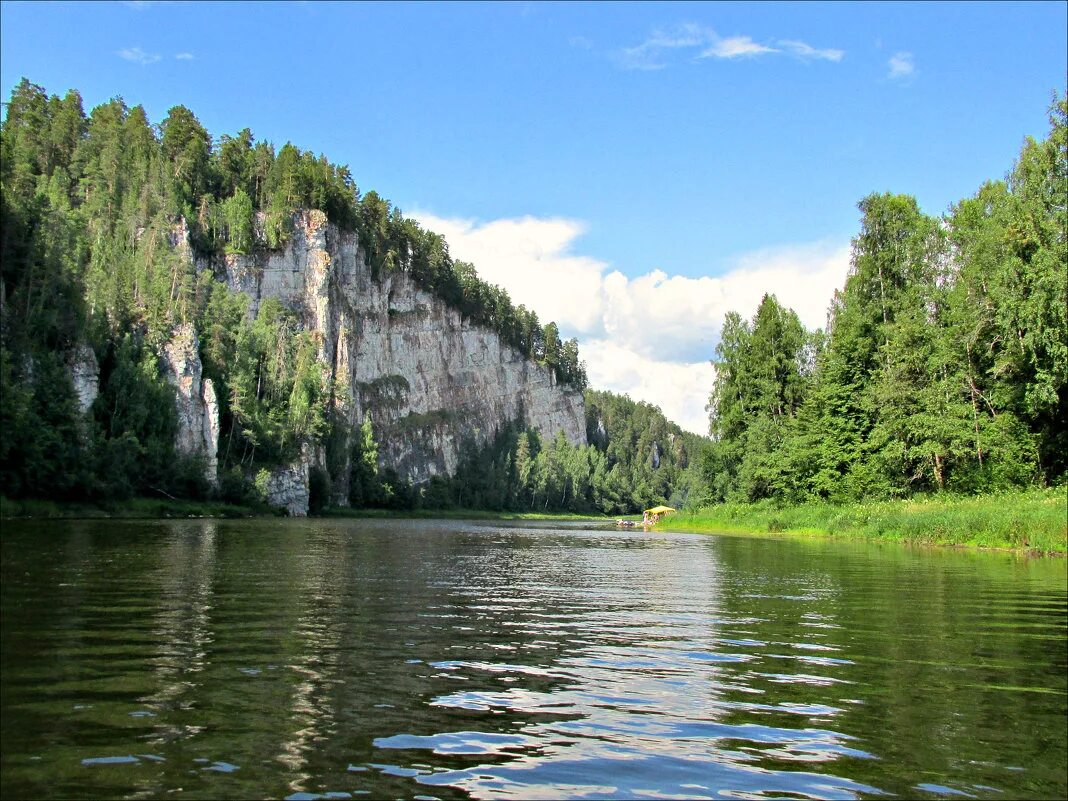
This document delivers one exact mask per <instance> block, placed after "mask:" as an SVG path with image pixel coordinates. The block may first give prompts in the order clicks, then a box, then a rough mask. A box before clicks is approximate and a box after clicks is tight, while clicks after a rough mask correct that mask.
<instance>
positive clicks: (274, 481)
mask: <svg viewBox="0 0 1068 801" xmlns="http://www.w3.org/2000/svg"><path fill="white" fill-rule="evenodd" d="M308 471H309V464H308V460H307V458H304V457H302V458H300V459H298V460H297V461H295V462H293V464H290V465H285V466H284V467H279V468H276V469H275V470H273V471H271V473H270V475H269V476H268V477H267V482H266V486H265V487H264V494H265V496H266V498H267V503H269V504H270V505H271V506H275V507H278V508H279V509H285V510H286V513H287V514H288V515H289V516H290V517H307V516H308V501H309V499H310V493H309V490H308V484H309V481H308V476H309V472H308Z"/></svg>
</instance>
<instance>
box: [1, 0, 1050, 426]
mask: <svg viewBox="0 0 1068 801" xmlns="http://www.w3.org/2000/svg"><path fill="white" fill-rule="evenodd" d="M1066 29H1068V4H1066V3H1061V2H1051V3H1008V4H999V3H948V4H938V3H882V4H881V3H858V4H850V3H827V4H822V3H800V2H798V3H784V4H776V3H764V2H761V3H755V4H751V3H710V4H698V3H681V4H672V3H648V4H647V3H620V4H613V3H590V4H583V3H518V2H517V3H500V4H492V3H474V4H464V3H436V4H431V3H413V4H401V3H383V4H376V3H337V2H335V3H314V2H303V3H301V2H297V3H285V2H271V3H263V4H260V3H253V2H237V3H208V2H201V3H178V2H93V3H39V2H34V3H21V2H2V3H0V84H2V86H0V91H2V93H3V95H4V96H5V97H6V96H8V95H9V94H10V92H11V89H12V88H13V87H14V86H15V85H16V84H17V83H18V81H19V80H20V79H21V78H22V77H23V76H25V77H27V78H29V79H30V80H31V81H33V82H34V83H37V84H40V85H42V86H44V87H45V88H46V89H47V90H48V91H49V92H51V93H58V94H63V93H64V92H66V91H67V90H68V89H71V88H75V89H78V90H79V91H80V92H81V94H82V97H83V98H84V102H85V106H86V110H87V111H88V110H89V109H91V108H92V107H93V106H95V105H97V104H99V103H101V102H104V101H106V100H108V99H110V98H111V97H114V96H121V97H122V98H124V99H125V100H126V102H127V103H128V104H129V105H131V106H132V105H136V104H141V105H143V106H144V107H145V110H146V111H147V112H148V115H149V118H150V119H152V120H153V121H156V122H158V121H160V120H162V119H163V118H164V117H165V116H166V114H167V110H168V109H169V108H170V107H172V106H174V105H178V104H181V105H185V106H187V107H189V108H190V109H192V110H193V111H194V113H196V114H197V116H198V117H199V119H200V120H201V122H202V123H203V124H204V125H205V127H207V129H208V130H209V131H210V132H211V133H212V134H213V135H214V136H215V137H218V136H219V135H221V134H233V133H236V132H237V131H239V130H241V129H242V128H245V127H248V128H251V129H252V131H253V133H254V135H255V136H256V138H257V139H258V140H268V141H272V142H274V143H275V144H276V145H278V146H280V145H281V144H283V143H285V142H286V141H292V142H293V143H294V144H296V145H298V146H300V147H302V148H304V149H308V150H313V151H315V152H316V153H324V154H326V155H327V157H328V158H330V160H331V161H334V162H337V163H343V164H348V165H349V167H350V169H351V170H352V173H353V175H354V177H355V178H356V181H357V183H358V184H359V186H360V188H361V189H362V190H364V191H366V190H370V189H375V190H376V191H378V192H379V194H381V195H383V196H384V197H387V198H389V199H391V200H392V201H393V202H394V204H396V205H397V206H399V207H400V208H401V209H402V210H403V211H404V212H405V213H406V214H408V215H409V216H413V217H415V218H416V219H418V220H419V221H420V222H421V223H422V224H423V225H424V227H428V228H431V229H433V230H436V231H438V232H439V233H441V234H443V235H445V237H446V239H447V240H448V242H449V245H450V250H451V252H452V254H453V256H454V257H456V258H460V259H464V260H467V261H471V262H473V263H474V264H475V265H476V267H477V268H478V270H479V273H480V274H481V275H482V276H483V278H485V279H486V280H488V281H491V282H493V283H496V284H499V285H501V286H503V287H504V288H505V289H507V290H508V292H509V294H510V295H511V297H512V299H513V301H514V302H516V303H524V304H525V305H527V306H528V307H531V308H533V309H534V310H535V311H537V312H538V315H539V317H540V318H541V319H542V321H543V322H544V321H548V320H550V319H555V320H556V321H557V323H558V324H559V326H560V330H561V332H562V334H563V335H564V336H565V337H569V336H576V337H578V339H579V343H580V353H581V356H582V358H583V359H584V360H585V361H586V363H587V369H588V371H589V377H590V383H591V386H592V387H593V388H595V389H611V390H613V391H616V392H625V393H627V394H629V395H630V396H631V397H632V398H634V399H635V400H645V401H648V402H650V403H654V404H656V405H658V406H660V407H661V409H663V411H664V412H665V414H667V416H668V417H669V418H670V419H673V420H674V421H676V422H678V423H679V424H680V425H682V426H683V427H684V428H686V429H689V430H691V431H695V432H697V433H707V429H708V420H707V413H706V412H705V409H704V407H705V404H706V403H707V398H708V394H709V392H710V391H711V389H712V384H713V381H714V379H715V371H714V368H713V367H712V365H711V364H710V359H712V358H713V357H714V354H715V346H716V344H717V342H718V338H719V331H720V327H721V325H722V321H723V317H724V315H725V314H726V313H727V311H730V310H734V311H737V312H739V313H740V314H742V315H743V316H746V317H750V316H752V314H753V313H754V311H755V310H756V306H757V304H758V303H759V302H760V299H761V298H762V296H763V295H764V293H766V292H768V293H773V294H775V295H776V296H777V297H778V299H779V300H780V302H782V303H784V304H785V305H788V306H790V307H792V308H794V309H795V310H796V311H797V312H798V314H799V315H800V317H801V319H802V321H803V322H804V323H805V324H806V325H807V326H809V327H810V328H815V327H819V326H823V325H824V323H825V319H826V310H827V306H828V304H829V302H830V299H831V296H832V293H833V292H834V290H835V289H836V288H838V287H840V286H841V285H842V284H843V282H844V280H845V276H846V271H847V269H848V266H849V253H850V240H851V238H852V237H853V236H855V235H856V233H857V232H858V229H859V222H860V220H859V212H858V211H857V203H858V202H859V201H860V200H861V199H862V198H863V197H865V196H866V195H868V194H870V193H872V192H888V191H891V192H900V193H907V194H911V195H913V196H915V197H916V198H917V200H918V201H919V203H920V206H921V208H923V209H924V211H926V212H927V213H929V214H941V213H944V212H945V211H946V210H947V209H948V208H949V207H950V205H951V204H953V203H954V202H956V201H958V200H960V199H961V198H964V197H968V196H970V195H972V194H974V193H975V192H976V190H978V188H979V187H980V186H981V184H982V183H983V182H984V181H986V180H991V179H998V178H1002V177H1004V176H1005V174H1006V173H1007V172H1008V171H1009V169H1011V167H1012V163H1013V160H1014V158H1015V157H1016V155H1017V154H1018V152H1019V148H1020V145H1021V144H1022V142H1023V141H1024V137H1025V136H1034V137H1036V138H1042V137H1044V136H1045V134H1046V131H1047V130H1048V121H1047V110H1048V107H1049V105H1050V102H1051V99H1052V97H1053V94H1054V92H1058V93H1062V94H1063V92H1064V90H1065V84H1066V71H1068V37H1066V35H1065V30H1066Z"/></svg>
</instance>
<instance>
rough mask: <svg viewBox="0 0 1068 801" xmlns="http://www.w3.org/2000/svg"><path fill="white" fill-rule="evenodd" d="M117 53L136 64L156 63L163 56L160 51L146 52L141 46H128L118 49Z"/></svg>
mask: <svg viewBox="0 0 1068 801" xmlns="http://www.w3.org/2000/svg"><path fill="white" fill-rule="evenodd" d="M115 55H117V56H118V57H119V58H124V59H126V60H127V61H132V62H134V63H135V64H155V63H156V62H157V61H159V60H160V58H161V56H160V55H159V53H146V52H145V51H144V50H142V49H141V48H140V47H127V48H124V49H123V50H119V51H117V52H116V53H115Z"/></svg>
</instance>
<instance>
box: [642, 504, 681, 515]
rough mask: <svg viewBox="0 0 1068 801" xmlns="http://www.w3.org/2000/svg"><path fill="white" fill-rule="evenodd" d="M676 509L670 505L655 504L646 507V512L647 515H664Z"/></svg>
mask: <svg viewBox="0 0 1068 801" xmlns="http://www.w3.org/2000/svg"><path fill="white" fill-rule="evenodd" d="M674 511H675V510H674V509H672V508H671V507H670V506H654V507H653V508H652V509H646V510H645V513H646V514H647V515H662V514H666V513H668V512H674Z"/></svg>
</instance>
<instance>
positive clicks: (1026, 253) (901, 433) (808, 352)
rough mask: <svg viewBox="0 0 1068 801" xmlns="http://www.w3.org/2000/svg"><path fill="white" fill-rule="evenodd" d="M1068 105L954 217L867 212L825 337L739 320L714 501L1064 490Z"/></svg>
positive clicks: (872, 208) (1059, 106)
mask: <svg viewBox="0 0 1068 801" xmlns="http://www.w3.org/2000/svg"><path fill="white" fill-rule="evenodd" d="M1066 114H1068V106H1066V102H1065V99H1064V98H1061V99H1058V100H1055V101H1054V103H1053V105H1052V107H1051V109H1050V129H1049V135H1048V137H1047V138H1046V139H1045V140H1043V141H1035V140H1033V139H1030V138H1028V139H1027V140H1026V141H1025V143H1024V145H1023V148H1022V150H1021V152H1020V155H1019V158H1018V160H1017V161H1016V164H1015V165H1014V166H1013V168H1012V170H1011V171H1010V172H1009V174H1008V176H1007V179H1006V180H1003V181H1000V180H999V181H989V182H987V183H985V184H984V185H983V186H982V187H981V188H980V189H979V191H978V192H977V193H976V194H975V195H974V196H973V197H970V198H966V199H964V200H961V201H960V202H959V203H956V204H955V205H953V207H952V208H951V209H950V210H949V211H948V212H947V213H946V214H945V215H943V216H940V217H933V216H929V215H926V214H924V213H923V212H922V211H921V210H920V208H919V207H918V205H917V203H916V200H915V199H914V198H912V197H910V196H908V195H894V194H872V195H869V196H868V197H866V198H864V200H862V201H861V202H860V204H859V208H860V211H861V214H862V221H861V228H860V233H859V234H858V235H857V236H856V237H855V238H854V240H853V254H852V262H851V267H850V270H849V275H848V278H847V280H846V283H845V286H844V288H843V289H842V290H841V291H839V292H837V293H836V294H835V297H834V298H833V301H832V303H831V306H830V309H829V310H828V314H827V326H826V329H825V330H817V331H806V330H805V328H804V327H803V326H802V324H801V322H800V320H799V319H798V316H797V314H795V313H794V312H793V311H792V310H790V309H789V308H785V307H784V306H783V305H782V304H780V303H779V301H778V300H777V299H776V298H775V296H774V295H771V294H769V295H766V296H765V297H764V299H763V302H762V303H761V304H760V307H759V308H758V309H757V311H756V314H755V315H754V316H753V317H752V319H750V320H746V319H743V317H742V316H741V315H739V314H737V313H731V314H729V315H728V316H727V318H726V321H725V323H724V326H723V332H722V337H721V341H720V343H719V345H718V346H717V348H716V358H715V360H714V363H715V366H716V369H717V377H716V382H715V387H714V389H713V391H712V394H711V397H710V399H709V409H710V413H711V418H710V423H711V433H712V438H713V444H712V445H711V447H709V448H708V450H707V451H706V452H705V453H704V455H703V457H702V459H703V466H702V474H703V476H704V478H705V479H706V484H707V489H708V492H709V501H711V502H724V501H729V502H741V503H747V502H755V501H761V500H765V499H771V500H773V501H775V502H781V503H785V504H798V503H805V502H807V501H813V500H818V501H829V502H832V503H848V502H852V501H857V500H861V499H893V498H909V497H914V496H917V495H919V494H925V493H940V492H952V493H959V494H966V495H974V494H979V493H990V492H995V491H999V490H1003V489H1009V488H1013V487H1024V486H1028V485H1035V484H1037V485H1049V484H1055V483H1058V482H1062V481H1063V480H1064V478H1065V471H1066V469H1068V426H1066V425H1065V421H1066V419H1068V390H1066V375H1068V344H1066V335H1068V321H1066V304H1068V286H1066V282H1068V212H1066V204H1068V134H1066Z"/></svg>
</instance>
